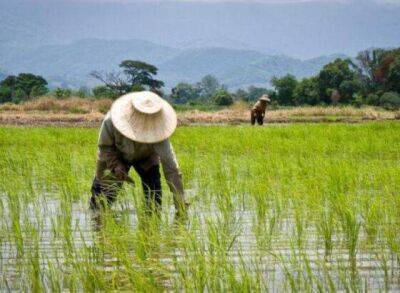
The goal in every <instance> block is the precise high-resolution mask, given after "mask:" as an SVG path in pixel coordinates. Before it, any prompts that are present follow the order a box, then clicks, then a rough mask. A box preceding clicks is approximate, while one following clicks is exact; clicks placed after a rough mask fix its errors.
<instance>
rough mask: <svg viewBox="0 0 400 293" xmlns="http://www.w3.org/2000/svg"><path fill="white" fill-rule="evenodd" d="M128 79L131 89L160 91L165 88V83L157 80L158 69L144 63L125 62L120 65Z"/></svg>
mask: <svg viewBox="0 0 400 293" xmlns="http://www.w3.org/2000/svg"><path fill="white" fill-rule="evenodd" d="M119 67H120V68H122V69H123V72H124V73H125V75H126V76H127V78H128V82H129V85H130V87H131V89H132V88H133V87H134V86H142V87H145V88H148V89H150V90H158V89H160V88H162V87H163V86H164V82H162V81H161V80H157V79H155V78H154V77H153V75H157V71H158V69H157V67H155V66H154V65H151V64H148V63H146V62H142V61H133V60H125V61H122V62H121V64H120V65H119Z"/></svg>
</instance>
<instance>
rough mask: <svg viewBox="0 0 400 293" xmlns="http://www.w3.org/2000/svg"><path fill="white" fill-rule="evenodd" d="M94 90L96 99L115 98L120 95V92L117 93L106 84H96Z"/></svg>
mask: <svg viewBox="0 0 400 293" xmlns="http://www.w3.org/2000/svg"><path fill="white" fill-rule="evenodd" d="M92 91H93V95H94V97H95V98H96V99H102V98H109V99H112V100H115V99H116V98H117V97H118V93H116V92H115V91H113V90H111V89H109V88H108V87H106V86H104V85H99V86H96V87H94V88H93V90H92Z"/></svg>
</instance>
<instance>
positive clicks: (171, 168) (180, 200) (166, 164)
mask: <svg viewBox="0 0 400 293" xmlns="http://www.w3.org/2000/svg"><path fill="white" fill-rule="evenodd" d="M153 147H154V151H155V152H156V153H157V155H158V156H159V157H160V161H161V165H162V167H163V171H164V176H165V179H166V181H167V184H168V186H169V188H170V190H171V192H172V193H173V194H174V204H175V208H176V209H177V210H178V211H181V210H184V209H185V208H186V205H187V204H186V201H185V194H184V189H183V183H182V174H181V172H180V170H179V165H178V161H177V159H176V155H175V152H174V149H173V147H172V145H171V142H170V141H169V140H168V139H166V140H164V141H162V142H159V143H156V144H154V145H153Z"/></svg>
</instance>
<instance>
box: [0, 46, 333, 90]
mask: <svg viewBox="0 0 400 293" xmlns="http://www.w3.org/2000/svg"><path fill="white" fill-rule="evenodd" d="M3 56H6V58H2V59H1V60H0V67H1V68H4V69H5V70H6V71H7V72H12V73H15V74H16V73H19V72H32V73H35V74H40V75H43V76H44V77H45V78H47V79H48V80H49V82H50V85H51V86H53V87H54V86H72V87H79V86H82V85H86V86H93V85H94V84H95V81H94V80H92V79H90V78H89V73H90V72H91V71H93V70H98V71H112V70H116V69H118V64H119V63H120V62H121V61H122V60H125V59H134V60H143V61H147V62H150V63H152V64H155V65H156V66H158V68H159V78H160V79H162V80H164V81H165V82H166V88H167V89H169V88H171V87H173V86H174V85H176V83H178V82H181V81H186V82H197V81H198V80H200V78H202V77H203V76H204V75H206V74H213V75H215V76H216V77H217V78H218V79H219V80H220V81H221V82H222V83H224V84H226V85H227V86H228V87H230V88H237V87H244V86H248V85H251V84H255V85H257V84H258V85H264V86H265V85H267V83H268V81H269V80H270V78H271V77H272V76H274V75H277V76H280V75H284V74H287V73H292V74H294V75H296V76H298V77H303V76H310V75H312V74H315V73H316V72H318V71H319V70H320V68H321V67H322V66H323V65H324V64H326V63H328V62H329V61H331V60H332V59H333V58H334V57H335V56H330V57H323V58H317V59H310V60H304V61H303V60H300V59H295V58H289V57H286V56H282V55H275V56H270V55H266V54H263V53H260V52H256V51H251V50H236V49H227V48H201V49H200V48H199V49H175V48H171V47H166V46H161V45H157V44H154V43H151V42H148V41H142V40H129V41H124V40H122V41H121V40H119V41H104V40H96V39H94V40H92V39H88V40H82V41H78V42H75V43H72V44H68V45H47V46H43V47H36V48H30V49H29V48H25V49H24V50H16V49H14V50H11V51H8V52H7V54H4V55H3Z"/></svg>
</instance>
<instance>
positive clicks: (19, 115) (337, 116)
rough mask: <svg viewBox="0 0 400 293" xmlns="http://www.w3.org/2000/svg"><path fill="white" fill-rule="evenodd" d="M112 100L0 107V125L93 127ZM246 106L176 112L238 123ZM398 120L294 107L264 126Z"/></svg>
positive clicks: (366, 111) (383, 114) (274, 113)
mask: <svg viewBox="0 0 400 293" xmlns="http://www.w3.org/2000/svg"><path fill="white" fill-rule="evenodd" d="M111 103H112V101H111V100H109V99H103V100H89V99H81V98H77V97H73V98H69V99H65V100H56V99H54V98H50V97H42V98H39V99H37V100H34V101H29V102H26V103H23V104H20V105H15V104H3V105H1V106H0V123H2V124H67V125H71V124H72V125H75V124H79V125H97V124H98V123H99V122H100V121H101V119H102V118H103V115H104V114H105V113H106V112H107V111H108V109H109V108H110V106H111ZM249 110H250V106H249V105H248V104H246V103H244V102H237V103H235V104H234V105H232V106H231V107H229V108H226V109H223V110H220V111H216V112H204V111H199V110H190V111H184V112H178V119H179V123H180V124H181V125H182V124H216V123H225V124H239V123H248V122H249V120H250V117H249V116H250V111H249ZM393 119H400V112H399V111H397V112H392V111H387V110H383V109H380V108H375V107H363V108H355V107H351V106H345V107H322V106H316V107H311V106H307V107H295V108H285V109H276V110H271V109H270V110H268V112H267V118H266V122H267V123H291V122H361V121H364V120H393Z"/></svg>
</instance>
